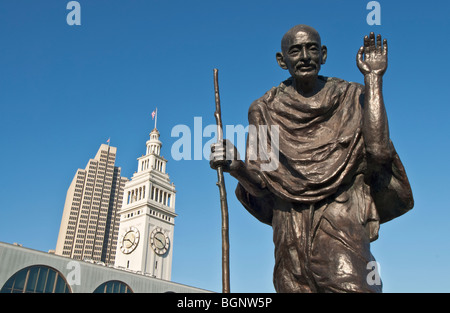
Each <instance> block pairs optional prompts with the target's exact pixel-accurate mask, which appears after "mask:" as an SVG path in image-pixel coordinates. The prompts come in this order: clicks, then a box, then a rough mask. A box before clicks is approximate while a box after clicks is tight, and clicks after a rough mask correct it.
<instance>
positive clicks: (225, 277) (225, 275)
mask: <svg viewBox="0 0 450 313" xmlns="http://www.w3.org/2000/svg"><path fill="white" fill-rule="evenodd" d="M218 72H219V71H218V69H214V94H215V99H216V111H215V112H214V117H215V118H216V124H217V142H218V143H221V142H222V141H223V128H222V116H221V112H220V96H219V79H218ZM223 161H224V162H226V160H223ZM217 179H218V181H217V186H218V187H219V192H220V207H221V212H222V292H223V293H229V292H230V244H229V238H228V204H227V192H226V189H225V181H224V177H223V168H222V165H219V166H218V167H217Z"/></svg>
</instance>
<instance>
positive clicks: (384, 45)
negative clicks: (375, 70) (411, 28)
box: [383, 39, 388, 55]
mask: <svg viewBox="0 0 450 313" xmlns="http://www.w3.org/2000/svg"><path fill="white" fill-rule="evenodd" d="M387 51H388V44H387V40H386V39H384V40H383V54H384V55H387Z"/></svg>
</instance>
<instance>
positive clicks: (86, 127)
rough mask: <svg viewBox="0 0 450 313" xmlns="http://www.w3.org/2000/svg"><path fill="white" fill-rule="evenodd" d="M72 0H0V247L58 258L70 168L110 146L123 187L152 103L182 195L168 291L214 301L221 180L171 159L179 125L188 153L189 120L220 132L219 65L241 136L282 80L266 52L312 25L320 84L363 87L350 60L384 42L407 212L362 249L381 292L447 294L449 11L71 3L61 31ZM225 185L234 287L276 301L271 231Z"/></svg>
mask: <svg viewBox="0 0 450 313" xmlns="http://www.w3.org/2000/svg"><path fill="white" fill-rule="evenodd" d="M67 2H68V1H61V0H58V1H56V0H48V1H31V0H19V1H13V0H1V1H0V43H1V44H0V147H1V153H0V173H1V175H2V179H1V180H0V241H3V242H8V243H13V242H19V243H21V244H23V245H24V246H26V247H29V248H34V249H37V250H42V251H48V250H50V249H54V248H55V245H56V240H57V236H58V231H59V225H60V220H61V215H62V209H63V206H64V200H65V196H66V191H67V188H68V187H69V184H70V182H71V180H72V178H73V175H74V174H75V171H76V170H77V169H78V168H84V167H85V165H86V163H87V162H88V160H89V159H90V158H93V157H94V156H95V153H96V152H97V150H98V148H99V146H100V144H102V143H106V140H107V139H108V138H111V145H112V146H115V147H117V148H118V153H117V159H116V165H117V166H120V167H121V168H122V173H123V175H124V176H126V177H131V176H132V174H133V172H134V171H136V170H137V161H136V158H137V157H139V156H140V155H142V154H143V153H144V152H145V141H146V140H147V139H148V134H149V132H150V131H151V129H152V128H153V121H152V120H151V116H150V114H151V112H152V111H153V110H154V109H155V107H158V129H159V131H160V133H161V140H162V142H163V148H162V154H163V155H164V156H165V157H166V158H167V159H168V160H169V163H168V165H167V171H168V173H169V175H170V177H171V179H172V181H173V182H174V183H175V185H176V188H177V190H178V193H177V198H176V211H177V213H178V217H177V219H176V226H175V237H174V256H173V257H174V259H173V268H172V280H173V281H175V282H179V283H183V284H188V285H192V286H196V287H200V288H205V289H209V290H213V291H220V290H221V231H220V223H221V221H220V206H219V191H218V188H217V186H216V184H215V183H216V180H217V177H216V173H215V171H213V170H211V169H210V168H209V164H208V161H207V160H204V159H202V160H193V158H194V155H193V152H192V159H191V160H181V161H176V160H173V159H172V156H171V147H172V145H173V144H174V142H176V141H177V140H178V139H179V138H177V137H172V136H171V131H172V129H173V128H174V127H175V126H176V125H187V126H188V127H190V128H191V130H192V142H194V136H196V135H197V137H196V138H197V140H199V138H200V137H201V136H200V134H196V135H195V134H194V132H193V130H194V118H195V117H197V118H201V121H202V126H203V128H205V127H206V126H207V125H211V124H214V123H215V120H214V116H213V113H214V92H213V87H214V86H213V75H212V73H213V72H212V70H213V68H218V69H219V80H220V92H221V102H222V118H223V123H224V124H232V125H238V124H240V125H247V124H248V123H247V110H248V107H249V105H250V103H251V102H252V101H253V100H255V99H256V98H259V97H260V96H261V95H263V94H264V93H265V92H266V91H267V90H268V89H270V88H271V87H272V86H276V85H278V84H279V82H280V81H282V80H284V79H285V78H287V77H288V75H287V72H286V71H283V70H282V69H280V68H279V67H278V65H277V64H276V61H275V53H276V52H278V50H279V46H280V40H281V37H282V35H283V34H284V32H286V31H287V30H288V29H289V28H290V27H292V26H294V25H296V24H308V25H311V26H313V27H315V28H316V29H317V30H318V31H319V32H320V34H321V36H322V43H323V44H325V45H327V47H328V60H327V64H325V65H324V66H323V67H322V72H321V74H322V75H326V76H336V77H340V78H343V79H345V80H348V81H356V82H360V83H362V82H363V77H362V75H361V73H360V72H359V70H358V69H357V67H356V63H355V56H356V52H357V51H358V48H359V47H360V46H361V44H362V39H363V37H364V35H366V34H368V33H369V32H371V31H374V32H376V33H381V34H382V36H383V37H385V38H387V39H388V43H389V67H388V70H387V73H386V74H385V77H384V87H383V88H384V89H383V91H384V98H385V103H386V109H387V112H388V118H389V123H390V132H391V138H392V140H393V142H394V144H395V146H396V149H397V152H398V153H399V155H400V158H401V159H402V162H403V164H404V166H405V168H406V171H407V173H408V177H409V179H410V183H411V186H412V189H413V193H414V198H415V207H414V209H413V210H412V211H410V212H408V213H407V214H406V215H404V216H402V217H400V218H398V219H396V220H393V221H391V222H389V223H386V224H383V225H382V226H381V230H380V238H379V239H378V240H377V241H376V242H374V243H373V245H372V252H373V254H374V255H375V257H376V259H377V261H378V262H379V263H380V267H381V277H382V280H383V283H384V291H385V292H449V291H450V287H449V286H448V281H449V280H450V265H449V264H450V249H449V248H450V244H449V239H450V227H449V226H450V225H449V223H450V222H449V221H450V210H449V209H450V206H449V204H448V203H449V201H448V198H447V195H448V194H449V187H450V182H449V180H450V171H449V169H450V165H449V164H450V162H448V155H449V153H450V149H449V140H448V134H449V130H450V129H449V128H450V126H449V125H450V124H449V123H448V116H449V115H450V114H449V113H450V108H449V105H448V104H449V100H448V99H449V98H448V94H447V93H446V91H447V90H448V86H447V84H448V83H447V73H448V70H449V59H448V58H447V56H446V51H447V50H448V49H449V48H450V46H449V43H448V40H447V38H448V31H449V26H450V25H449V24H450V22H449V20H448V12H449V10H450V5H449V4H448V2H445V1H433V2H431V3H430V5H427V6H423V5H422V2H419V1H407V2H400V1H379V3H380V4H381V25H374V26H369V25H368V24H367V23H366V16H367V14H368V13H369V11H368V10H367V9H366V5H367V3H368V2H369V1H345V2H344V1H331V0H324V1H320V2H312V1H302V0H296V1H291V0H289V1H283V2H280V1H268V0H260V1H253V0H241V1H234V0H229V1H217V0H208V1H206V0H187V1H186V0H185V1H178V0H177V1H154V0H135V1H125V0H121V1H118V0H108V1H106V0H96V1H86V0H80V1H79V3H80V5H81V25H80V26H69V25H67V23H66V16H67V14H68V13H69V11H68V10H66V4H67ZM209 139H210V138H201V141H197V144H199V145H201V146H203V145H204V144H205V143H206V142H207V141H208V140H209ZM241 153H243V151H241ZM225 181H226V186H227V192H228V205H229V214H230V247H231V260H230V262H231V291H232V292H274V289H273V285H272V271H273V243H272V230H271V228H270V227H269V226H267V225H263V224H261V223H259V222H258V221H257V220H256V219H254V218H253V217H252V216H250V214H248V213H247V212H246V211H245V210H244V209H243V207H242V206H241V205H240V203H238V202H237V200H236V199H235V197H234V189H235V186H236V180H234V179H233V178H232V177H230V176H229V175H226V177H225Z"/></svg>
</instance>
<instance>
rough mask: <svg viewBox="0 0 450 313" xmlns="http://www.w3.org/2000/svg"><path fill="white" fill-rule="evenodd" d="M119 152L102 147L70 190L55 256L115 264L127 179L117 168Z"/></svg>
mask: <svg viewBox="0 0 450 313" xmlns="http://www.w3.org/2000/svg"><path fill="white" fill-rule="evenodd" d="M116 153H117V148H115V147H111V146H109V145H106V144H102V145H101V146H100V149H99V150H98V152H97V154H96V156H95V158H93V159H91V160H89V162H88V163H87V165H86V168H85V169H78V171H77V172H76V174H75V177H74V178H73V180H72V183H71V184H70V187H69V189H68V190H67V196H66V202H65V205H64V211H63V215H62V219H61V226H60V230H59V235H58V241H57V244H56V249H55V254H58V255H62V256H66V257H70V258H73V259H80V260H82V259H91V260H94V261H101V262H104V263H106V264H114V258H115V253H116V245H117V236H118V230H119V214H118V211H119V210H120V208H121V206H122V197H123V188H124V186H125V183H126V181H127V180H128V179H127V178H124V177H121V176H120V170H121V169H120V167H116V166H115V165H114V164H115V160H116Z"/></svg>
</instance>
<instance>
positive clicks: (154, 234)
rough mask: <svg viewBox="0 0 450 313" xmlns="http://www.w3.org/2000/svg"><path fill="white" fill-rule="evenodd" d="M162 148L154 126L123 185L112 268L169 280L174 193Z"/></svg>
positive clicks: (174, 215)
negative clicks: (142, 153) (129, 176)
mask: <svg viewBox="0 0 450 313" xmlns="http://www.w3.org/2000/svg"><path fill="white" fill-rule="evenodd" d="M155 126H156V125H155ZM161 146H162V143H161V141H159V132H158V130H157V129H156V127H155V129H153V130H152V132H151V133H150V139H149V140H148V141H147V143H146V154H145V155H143V156H141V157H140V158H138V170H137V172H135V173H134V174H133V177H132V178H131V180H130V181H128V182H127V183H126V184H125V188H124V196H123V203H122V209H121V210H120V226H119V236H118V241H117V251H116V259H115V266H117V267H120V268H125V269H130V270H134V271H140V272H142V273H143V274H147V275H151V276H154V277H156V278H160V279H165V280H170V276H171V269H172V252H173V231H174V220H175V217H176V216H177V215H176V214H175V193H176V190H175V186H174V184H173V183H171V182H170V179H169V175H168V174H167V173H166V163H167V160H166V159H165V158H164V157H162V156H161V155H160V152H161Z"/></svg>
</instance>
